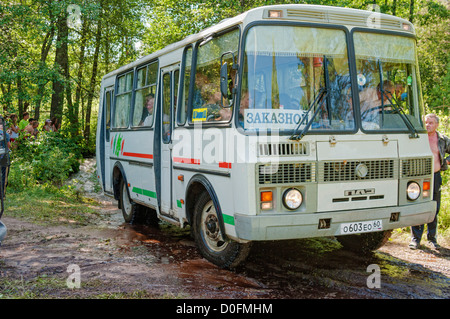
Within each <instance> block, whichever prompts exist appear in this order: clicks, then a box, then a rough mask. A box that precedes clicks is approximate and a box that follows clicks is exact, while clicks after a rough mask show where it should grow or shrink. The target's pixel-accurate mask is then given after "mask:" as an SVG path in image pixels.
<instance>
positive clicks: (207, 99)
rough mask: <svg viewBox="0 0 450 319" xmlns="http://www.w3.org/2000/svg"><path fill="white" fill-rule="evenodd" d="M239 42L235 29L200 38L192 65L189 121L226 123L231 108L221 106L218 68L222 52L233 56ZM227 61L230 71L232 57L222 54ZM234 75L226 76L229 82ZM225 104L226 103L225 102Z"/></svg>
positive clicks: (237, 30) (232, 80)
mask: <svg viewBox="0 0 450 319" xmlns="http://www.w3.org/2000/svg"><path fill="white" fill-rule="evenodd" d="M238 44H239V29H235V30H233V31H231V32H228V33H226V34H223V35H220V36H218V37H216V38H213V39H211V40H209V41H208V40H206V41H204V44H202V43H201V44H200V45H199V46H198V51H197V62H196V68H195V81H194V91H193V96H192V121H193V122H198V121H201V122H213V123H214V122H216V123H217V122H229V121H230V119H231V115H232V108H222V107H221V106H220V101H221V98H222V95H221V92H220V68H221V64H220V62H221V57H222V55H224V53H226V52H230V51H231V52H233V54H234V56H237V51H238ZM222 62H227V64H228V67H229V68H230V71H229V72H228V74H231V73H230V72H231V67H232V65H233V62H234V61H233V58H232V55H231V54H225V55H224V56H223V61H222ZM234 80H235V79H234V75H233V76H232V78H231V79H229V85H234ZM226 104H228V103H226Z"/></svg>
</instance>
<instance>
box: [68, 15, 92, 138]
mask: <svg viewBox="0 0 450 319" xmlns="http://www.w3.org/2000/svg"><path fill="white" fill-rule="evenodd" d="M88 29H89V25H88V20H87V19H83V26H82V29H81V47H80V54H79V57H78V74H77V80H76V81H77V88H76V90H75V102H74V103H73V107H72V108H70V109H69V121H70V123H71V124H72V125H73V127H74V131H73V132H72V133H73V134H74V135H79V133H80V132H79V120H78V115H79V113H80V101H81V90H82V83H83V68H84V61H85V51H86V42H87V33H88Z"/></svg>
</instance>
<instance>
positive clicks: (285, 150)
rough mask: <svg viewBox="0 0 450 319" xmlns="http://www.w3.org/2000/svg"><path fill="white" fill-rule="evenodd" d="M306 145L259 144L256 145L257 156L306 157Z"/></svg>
mask: <svg viewBox="0 0 450 319" xmlns="http://www.w3.org/2000/svg"><path fill="white" fill-rule="evenodd" d="M307 145H308V144H307V143H261V144H258V155H259V156H296V155H308V147H307Z"/></svg>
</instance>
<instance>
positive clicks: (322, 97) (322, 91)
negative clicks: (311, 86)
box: [289, 87, 328, 141]
mask: <svg viewBox="0 0 450 319" xmlns="http://www.w3.org/2000/svg"><path fill="white" fill-rule="evenodd" d="M327 96H328V92H327V89H326V88H324V87H321V88H320V90H319V94H318V95H317V97H316V99H315V100H314V101H313V102H312V103H311V105H310V106H309V108H308V111H306V113H305V115H304V116H303V118H302V120H301V121H300V123H298V125H297V127H296V128H295V130H294V133H293V134H292V135H291V137H289V139H290V140H295V141H299V140H301V139H302V138H303V136H305V135H306V133H307V132H308V130H309V128H310V127H311V124H312V122H313V121H314V119H315V118H316V116H317V114H318V113H319V111H320V108H321V106H322V104H323V102H324V101H325V100H326V98H327ZM318 101H320V103H319V105H317V108H316V111H315V112H314V114H313V116H312V117H311V119H310V120H309V121H308V123H307V124H306V126H305V128H304V129H303V130H302V131H301V132H300V133H298V134H297V132H298V130H299V129H300V127H301V126H302V125H303V122H305V119H307V118H308V114H309V113H310V112H311V110H312V109H313V107H314V106H315V105H316V104H317V103H318Z"/></svg>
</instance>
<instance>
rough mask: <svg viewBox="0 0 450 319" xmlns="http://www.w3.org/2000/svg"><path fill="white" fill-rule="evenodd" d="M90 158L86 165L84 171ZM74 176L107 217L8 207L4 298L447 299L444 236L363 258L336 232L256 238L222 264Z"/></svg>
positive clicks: (449, 280)
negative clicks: (77, 223) (129, 218)
mask: <svg viewBox="0 0 450 319" xmlns="http://www.w3.org/2000/svg"><path fill="white" fill-rule="evenodd" d="M92 165H93V161H87V162H85V164H84V166H83V167H82V172H83V173H82V174H90V172H91V171H92V170H93V166H92ZM78 178H79V180H81V181H82V182H81V183H78V184H80V185H82V187H84V188H85V189H84V190H85V191H86V192H87V194H88V196H92V197H95V198H96V199H97V200H99V201H100V202H101V203H102V205H101V210H102V214H103V215H104V216H105V218H104V219H102V220H99V221H95V222H93V223H92V224H91V225H89V226H84V227H67V226H51V227H49V226H40V225H37V224H31V223H29V222H25V221H22V220H18V219H14V218H10V217H8V215H7V212H5V215H4V217H3V219H2V221H3V222H4V223H5V224H6V225H7V227H8V235H7V238H6V239H5V241H4V243H3V245H2V246H1V247H0V298H1V297H2V296H3V297H8V296H9V295H10V294H13V295H15V296H22V297H24V298H55V299H57V298H94V297H95V298H97V297H99V296H100V297H101V296H106V295H108V296H109V297H113V298H114V297H116V298H119V297H127V298H186V299H196V298H201V299H206V298H207V299H214V298H221V299H224V298H225V299H228V298H230V299H253V298H258V299H282V298H291V299H297V298H302V299H324V298H330V299H341V298H346V299H348V298H351V299H389V298H401V299H409V298H414V299H429V298H432V299H449V298H450V249H449V248H450V247H449V245H448V243H444V244H443V247H442V248H441V249H440V250H439V251H436V250H432V249H431V248H429V247H428V246H426V245H424V246H423V249H420V250H415V251H411V250H409V249H408V248H407V238H406V237H405V236H404V235H402V234H401V233H397V234H395V235H394V237H393V239H392V240H391V241H389V243H388V244H387V245H386V246H385V247H383V248H382V249H381V250H380V251H378V252H376V253H374V254H373V255H371V256H369V257H362V256H358V255H357V254H354V253H351V252H346V251H344V250H342V249H341V247H340V245H339V244H338V243H337V242H336V241H335V240H333V239H308V240H295V241H282V242H269V243H258V244H255V245H254V246H253V248H252V252H251V255H250V257H249V259H248V261H247V262H246V264H245V265H243V266H242V267H240V268H239V269H236V270H234V271H228V270H222V269H219V268H217V267H216V266H214V265H212V264H211V263H209V262H207V261H206V260H204V259H203V258H201V256H200V255H199V253H198V251H197V249H196V248H195V244H194V242H193V241H192V239H191V237H190V235H189V232H188V231H179V230H178V229H176V228H174V227H172V226H169V225H167V224H163V223H160V227H159V228H153V227H148V226H131V225H127V224H124V223H123V220H122V216H121V212H120V211H119V210H118V209H117V208H116V203H115V202H113V201H111V199H109V198H108V197H104V196H102V195H101V194H98V193H95V192H94V191H93V189H94V188H93V185H92V183H91V182H89V180H88V179H87V178H85V177H83V175H81V176H78ZM378 271H379V273H378ZM78 284H79V288H78ZM74 286H75V287H74ZM70 287H74V288H70Z"/></svg>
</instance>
